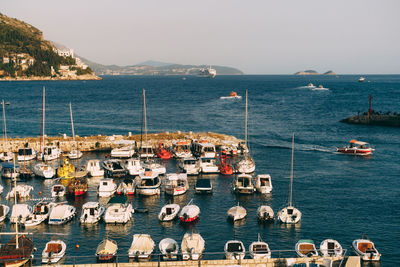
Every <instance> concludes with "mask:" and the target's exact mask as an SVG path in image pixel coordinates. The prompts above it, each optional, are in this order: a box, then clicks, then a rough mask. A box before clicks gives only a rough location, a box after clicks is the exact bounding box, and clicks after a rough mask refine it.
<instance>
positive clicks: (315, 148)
mask: <svg viewBox="0 0 400 267" xmlns="http://www.w3.org/2000/svg"><path fill="white" fill-rule="evenodd" d="M260 145H262V146H263V147H266V148H278V149H291V147H290V144H288V145H265V144H260ZM295 150H298V151H318V152H325V153H336V149H332V148H329V147H323V146H319V145H307V144H297V145H295Z"/></svg>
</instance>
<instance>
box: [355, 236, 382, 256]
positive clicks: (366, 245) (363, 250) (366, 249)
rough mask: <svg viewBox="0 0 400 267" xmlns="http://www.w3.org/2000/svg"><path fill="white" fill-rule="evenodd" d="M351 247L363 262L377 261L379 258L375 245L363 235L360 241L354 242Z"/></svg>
mask: <svg viewBox="0 0 400 267" xmlns="http://www.w3.org/2000/svg"><path fill="white" fill-rule="evenodd" d="M352 247H353V249H354V251H355V253H356V254H357V255H358V256H360V257H361V259H362V260H363V261H379V260H380V258H381V254H380V253H379V252H378V250H377V249H376V248H375V244H374V243H373V242H372V241H371V240H369V239H368V237H366V236H365V235H362V237H361V239H356V240H354V241H353V243H352Z"/></svg>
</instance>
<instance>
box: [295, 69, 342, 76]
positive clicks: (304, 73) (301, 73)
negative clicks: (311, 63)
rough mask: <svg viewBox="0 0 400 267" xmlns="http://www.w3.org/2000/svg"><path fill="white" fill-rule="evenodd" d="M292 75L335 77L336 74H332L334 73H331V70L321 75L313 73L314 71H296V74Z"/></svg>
mask: <svg viewBox="0 0 400 267" xmlns="http://www.w3.org/2000/svg"><path fill="white" fill-rule="evenodd" d="M294 75H334V76H337V74H336V73H334V72H333V71H331V70H329V71H327V72H325V73H323V74H321V73H318V72H317V71H315V70H305V71H298V72H296V73H295V74H294Z"/></svg>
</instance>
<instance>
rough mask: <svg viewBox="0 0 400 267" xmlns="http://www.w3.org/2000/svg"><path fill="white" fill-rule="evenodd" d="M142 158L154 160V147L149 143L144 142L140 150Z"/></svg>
mask: <svg viewBox="0 0 400 267" xmlns="http://www.w3.org/2000/svg"><path fill="white" fill-rule="evenodd" d="M139 155H140V157H141V158H154V149H153V146H152V145H151V144H150V143H148V142H143V143H142V144H141V146H140V148H139Z"/></svg>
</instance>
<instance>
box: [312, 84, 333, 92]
mask: <svg viewBox="0 0 400 267" xmlns="http://www.w3.org/2000/svg"><path fill="white" fill-rule="evenodd" d="M311 90H313V91H329V88H326V87H323V86H322V85H321V84H320V85H319V86H318V87H314V88H312V89H311Z"/></svg>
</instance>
